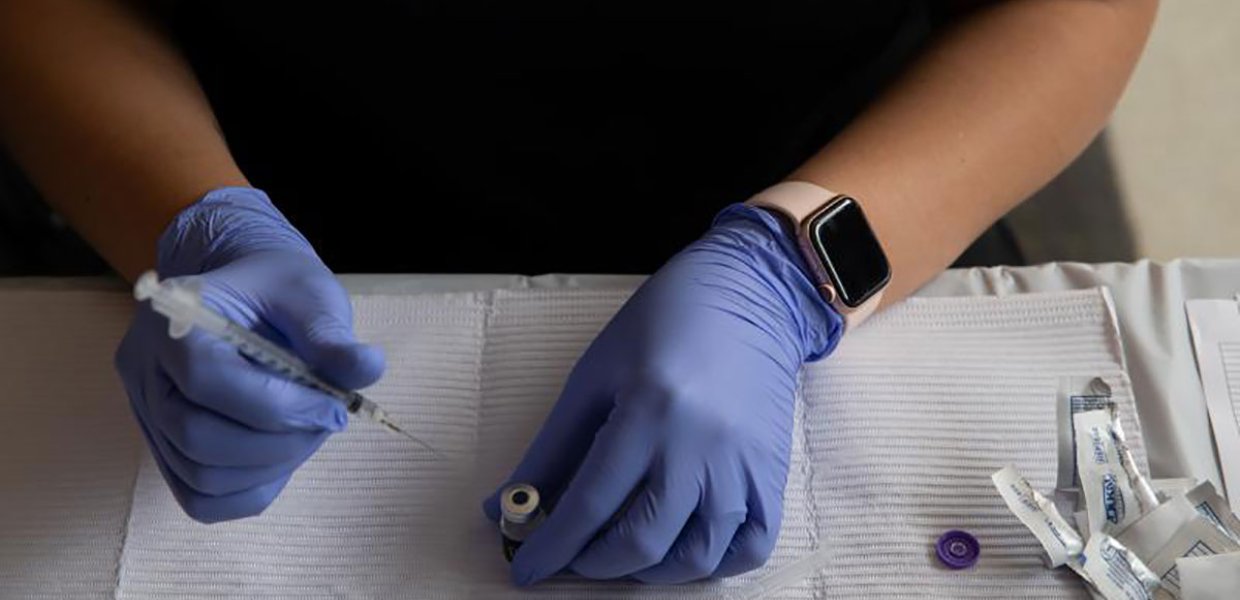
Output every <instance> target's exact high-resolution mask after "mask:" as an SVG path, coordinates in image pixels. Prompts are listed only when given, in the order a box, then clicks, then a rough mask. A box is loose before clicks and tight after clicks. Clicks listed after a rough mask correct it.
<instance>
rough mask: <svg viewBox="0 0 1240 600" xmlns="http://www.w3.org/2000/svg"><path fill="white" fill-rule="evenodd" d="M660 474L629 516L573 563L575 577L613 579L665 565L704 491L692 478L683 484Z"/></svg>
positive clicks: (640, 495) (636, 498) (636, 499)
mask: <svg viewBox="0 0 1240 600" xmlns="http://www.w3.org/2000/svg"><path fill="white" fill-rule="evenodd" d="M656 471H658V473H657V474H656V475H654V476H653V477H650V478H648V479H647V483H646V486H645V488H644V489H642V491H641V492H640V493H638V494H637V495H636V496H634V498H633V502H632V503H631V504H630V505H629V507H628V509H627V510H626V511H625V512H624V515H623V516H622V517H621V518H619V519H618V520H616V522H615V524H614V525H612V526H611V527H610V528H608V529H607V530H606V531H604V532H602V534H601V535H599V536H598V537H596V538H595V539H594V541H592V542H590V545H589V546H587V547H586V548H585V550H583V551H582V552H581V554H580V555H579V556H577V558H576V559H575V560H573V563H572V565H571V569H572V570H573V572H574V573H577V574H578V575H581V576H582V577H589V578H591V579H614V578H616V577H623V576H625V575H631V574H633V573H636V572H638V571H641V570H643V569H645V568H647V567H651V566H653V565H657V564H659V563H660V562H662V561H663V557H664V556H666V555H667V553H668V551H669V550H671V548H672V544H673V543H675V541H676V538H677V537H678V536H679V535H680V532H681V530H682V529H684V526H685V523H686V522H688V520H689V517H691V516H692V515H693V511H694V509H696V508H697V505H698V500H699V498H701V492H702V490H701V487H700V486H699V485H698V482H697V480H696V479H695V478H693V477H691V476H690V477H687V478H683V479H678V478H673V477H671V476H669V475H668V472H667V470H666V469H660V468H658V467H656Z"/></svg>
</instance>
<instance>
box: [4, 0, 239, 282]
mask: <svg viewBox="0 0 1240 600" xmlns="http://www.w3.org/2000/svg"><path fill="white" fill-rule="evenodd" d="M0 134H2V136H3V143H4V144H5V146H6V147H7V148H8V149H9V151H10V152H11V153H12V154H13V156H14V157H15V158H16V160H17V161H18V163H19V164H20V165H21V166H22V168H23V169H24V170H25V171H26V172H27V173H28V174H29V175H30V177H31V178H32V180H33V181H34V183H35V185H36V187H38V188H39V190H40V192H41V193H42V194H43V196H44V197H45V198H46V199H47V201H48V202H49V203H51V204H52V206H53V207H54V208H55V209H56V210H57V211H58V212H60V213H61V214H63V215H64V216H65V217H66V218H67V219H68V220H69V222H70V224H72V225H73V226H74V228H75V229H77V230H78V231H79V232H80V233H81V234H82V235H83V237H85V238H86V240H87V241H88V242H90V243H91V245H93V246H94V247H95V249H96V250H98V251H99V252H100V254H102V255H103V257H104V258H105V259H106V260H107V261H108V262H109V263H110V264H111V265H112V266H113V267H115V268H116V269H117V270H118V271H120V272H121V274H123V275H125V276H126V277H128V278H131V279H132V278H133V277H135V276H136V275H137V274H138V273H139V272H141V271H142V270H143V269H146V268H149V267H151V266H152V265H153V264H154V261H155V242H156V239H157V238H158V236H159V234H160V232H162V231H163V229H164V228H165V227H166V226H167V224H168V223H169V221H171V219H172V218H173V216H175V215H176V213H177V212H178V211H180V209H181V208H183V207H185V206H186V205H188V204H190V203H192V202H193V201H194V200H196V199H197V198H198V197H199V196H201V195H203V194H204V193H206V192H207V191H209V190H210V189H213V188H216V187H220V186H224V185H243V184H245V177H244V176H243V175H242V174H241V172H240V170H239V169H238V168H237V165H236V164H235V163H234V161H233V159H232V157H231V155H230V154H229V152H228V148H227V147H226V145H225V143H224V140H223V137H222V136H221V134H220V133H219V131H218V128H217V126H216V123H215V119H214V117H213V115H212V113H211V108H210V106H209V104H208V103H207V101H206V98H205V97H204V95H203V93H202V91H201V89H200V88H199V87H198V83H197V82H196V80H195V78H194V76H193V73H192V72H191V70H190V69H189V67H188V66H187V65H186V64H185V62H184V61H183V60H182V59H181V57H180V56H179V54H178V52H177V51H176V49H175V48H174V47H173V45H172V44H171V43H170V42H169V41H168V40H167V39H165V38H164V37H163V35H161V32H160V31H159V30H158V29H157V28H155V27H153V26H152V25H151V24H150V23H149V22H147V21H146V20H144V19H143V18H142V17H141V15H139V14H138V13H137V12H136V11H135V10H133V9H131V8H130V7H128V6H127V5H126V4H125V3H123V2H118V1H109V0H6V1H5V2H0Z"/></svg>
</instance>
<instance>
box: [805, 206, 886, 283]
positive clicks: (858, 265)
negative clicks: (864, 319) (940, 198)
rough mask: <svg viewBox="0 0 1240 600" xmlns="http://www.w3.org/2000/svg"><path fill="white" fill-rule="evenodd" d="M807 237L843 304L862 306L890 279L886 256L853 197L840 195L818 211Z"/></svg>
mask: <svg viewBox="0 0 1240 600" xmlns="http://www.w3.org/2000/svg"><path fill="white" fill-rule="evenodd" d="M809 237H810V242H811V244H812V246H813V248H814V252H815V253H816V254H817V255H818V258H819V259H820V260H821V261H822V265H823V267H824V268H825V269H826V271H827V275H828V276H829V277H830V278H831V283H832V284H833V285H834V286H835V293H836V295H838V296H839V298H840V300H841V301H843V303H844V305H845V306H848V307H851V308H856V307H858V306H861V304H862V303H863V302H865V301H866V300H867V299H869V298H870V296H873V295H874V294H875V292H877V291H878V290H880V289H882V288H883V286H884V285H886V284H887V281H888V280H890V279H891V266H890V265H888V264H887V256H886V255H885V254H883V248H882V246H880V245H879V244H878V238H876V237H874V231H873V230H872V229H870V223H869V222H868V221H866V220H865V215H864V214H863V213H862V212H861V207H860V206H859V205H858V204H857V201H856V200H853V199H852V198H849V197H847V196H842V197H840V198H839V199H838V200H836V201H835V202H834V203H832V204H831V206H830V207H828V208H827V209H826V210H824V211H823V212H821V213H819V214H818V216H816V217H814V220H813V221H812V222H810V224H809Z"/></svg>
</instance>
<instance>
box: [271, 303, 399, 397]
mask: <svg viewBox="0 0 1240 600" xmlns="http://www.w3.org/2000/svg"><path fill="white" fill-rule="evenodd" d="M341 296H343V294H341ZM308 304H309V305H307V304H302V305H301V306H297V307H294V306H288V307H283V308H285V310H277V311H275V312H276V313H277V315H278V317H276V318H274V319H273V323H272V324H273V325H275V326H276V328H277V329H279V330H280V333H282V334H284V337H285V338H286V339H288V341H289V344H290V345H292V347H293V351H294V352H296V353H297V355H298V356H300V357H301V358H302V359H303V360H305V361H306V362H307V363H308V364H309V365H310V367H311V368H312V369H314V370H315V372H316V373H318V374H319V375H321V376H323V378H325V379H327V380H328V381H329V382H330V383H333V384H335V385H338V386H341V387H344V388H349V389H357V388H363V387H366V386H368V385H371V384H373V383H375V382H376V381H378V380H379V378H380V377H381V376H382V375H383V370H384V368H385V366H386V360H385V359H384V356H383V350H382V349H381V348H379V347H378V346H372V345H370V344H363V343H361V342H358V341H357V337H356V336H355V335H354V333H353V324H352V321H353V310H352V307H351V306H350V305H349V301H348V299H347V298H340V299H339V300H336V301H333V302H325V303H308ZM272 316H273V317H275V316H276V315H272Z"/></svg>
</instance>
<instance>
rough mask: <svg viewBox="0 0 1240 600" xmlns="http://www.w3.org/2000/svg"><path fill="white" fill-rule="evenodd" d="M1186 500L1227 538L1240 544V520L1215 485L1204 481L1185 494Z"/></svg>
mask: <svg viewBox="0 0 1240 600" xmlns="http://www.w3.org/2000/svg"><path fill="white" fill-rule="evenodd" d="M1184 499H1185V500H1187V501H1188V503H1189V504H1191V505H1192V506H1193V508H1194V509H1196V510H1197V512H1198V513H1200V514H1201V515H1202V516H1203V517H1205V518H1206V519H1209V521H1210V522H1211V523H1214V525H1215V526H1216V527H1218V528H1219V529H1220V530H1221V531H1222V532H1223V533H1224V534H1226V535H1227V537H1229V538H1231V539H1232V540H1233V541H1235V542H1236V543H1237V544H1240V519H1238V518H1236V515H1235V513H1233V512H1231V507H1230V506H1228V504H1227V499H1226V498H1223V497H1222V496H1220V495H1219V493H1218V492H1217V491H1216V490H1215V489H1214V484H1212V483H1210V482H1209V481H1203V482H1202V483H1201V484H1199V485H1197V486H1196V487H1194V488H1193V489H1191V490H1188V491H1187V492H1185V494H1184Z"/></svg>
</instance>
